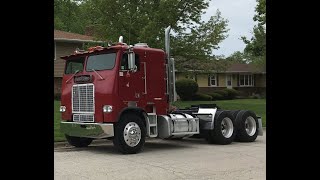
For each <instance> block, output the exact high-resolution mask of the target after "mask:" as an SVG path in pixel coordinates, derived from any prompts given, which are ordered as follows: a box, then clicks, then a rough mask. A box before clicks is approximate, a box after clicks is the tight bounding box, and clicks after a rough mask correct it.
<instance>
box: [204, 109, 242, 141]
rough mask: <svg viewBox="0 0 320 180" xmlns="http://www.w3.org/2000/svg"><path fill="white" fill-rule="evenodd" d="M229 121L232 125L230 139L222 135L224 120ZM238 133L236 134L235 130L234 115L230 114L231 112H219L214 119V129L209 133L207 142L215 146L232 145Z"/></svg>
mask: <svg viewBox="0 0 320 180" xmlns="http://www.w3.org/2000/svg"><path fill="white" fill-rule="evenodd" d="M226 118H227V119H228V121H229V120H231V123H232V127H233V128H232V129H233V130H232V131H230V133H232V134H231V136H229V137H225V136H224V135H223V133H222V127H221V126H222V120H223V119H226ZM235 135H236V132H235V128H234V118H233V117H232V114H231V113H230V111H217V112H216V115H215V117H214V129H213V130H210V131H208V135H207V138H206V140H207V141H208V142H209V143H214V144H222V145H225V144H230V143H232V142H233V140H234V138H235Z"/></svg>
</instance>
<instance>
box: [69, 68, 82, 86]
mask: <svg viewBox="0 0 320 180" xmlns="http://www.w3.org/2000/svg"><path fill="white" fill-rule="evenodd" d="M79 71H80V70H76V72H75V73H74V74H73V75H72V76H71V77H70V78H69V79H68V80H66V83H67V82H68V81H70V79H72V78H73V77H74V76H75V75H76V74H77V73H78V72H79Z"/></svg>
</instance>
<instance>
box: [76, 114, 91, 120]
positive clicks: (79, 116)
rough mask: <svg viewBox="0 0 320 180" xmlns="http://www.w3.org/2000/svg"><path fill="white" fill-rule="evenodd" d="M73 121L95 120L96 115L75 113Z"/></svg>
mask: <svg viewBox="0 0 320 180" xmlns="http://www.w3.org/2000/svg"><path fill="white" fill-rule="evenodd" d="M73 121H77V122H94V115H93V114H74V115H73Z"/></svg>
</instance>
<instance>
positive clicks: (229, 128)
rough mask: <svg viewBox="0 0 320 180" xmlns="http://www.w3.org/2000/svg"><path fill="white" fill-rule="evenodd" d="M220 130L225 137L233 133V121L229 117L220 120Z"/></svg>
mask: <svg viewBox="0 0 320 180" xmlns="http://www.w3.org/2000/svg"><path fill="white" fill-rule="evenodd" d="M221 132H222V135H223V136H224V137H225V138H229V137H231V136H232V134H233V123H232V121H231V119H230V118H228V117H225V118H223V119H222V122H221Z"/></svg>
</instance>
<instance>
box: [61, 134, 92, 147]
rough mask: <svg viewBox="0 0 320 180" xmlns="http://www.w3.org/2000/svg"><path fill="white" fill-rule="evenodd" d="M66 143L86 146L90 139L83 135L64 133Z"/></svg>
mask: <svg viewBox="0 0 320 180" xmlns="http://www.w3.org/2000/svg"><path fill="white" fill-rule="evenodd" d="M65 137H66V139H67V141H68V143H69V144H70V145H72V146H75V147H87V146H89V145H90V144H91V142H92V140H93V139H91V138H85V137H74V136H69V135H65Z"/></svg>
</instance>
